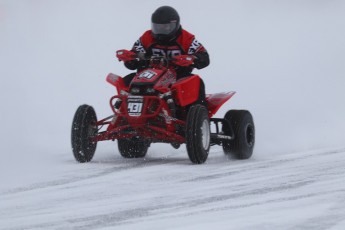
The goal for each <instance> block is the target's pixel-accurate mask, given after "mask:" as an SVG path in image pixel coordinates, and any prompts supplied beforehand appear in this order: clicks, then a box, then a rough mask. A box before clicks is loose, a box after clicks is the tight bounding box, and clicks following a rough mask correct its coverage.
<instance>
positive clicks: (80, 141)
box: [71, 105, 98, 163]
mask: <svg viewBox="0 0 345 230" xmlns="http://www.w3.org/2000/svg"><path fill="white" fill-rule="evenodd" d="M96 123H97V116H96V112H95V110H94V109H93V108H92V107H91V106H89V105H81V106H79V108H78V109H77V111H76V112H75V115H74V118H73V123H72V136H71V139H72V150H73V155H74V158H75V159H76V160H77V161H78V162H80V163H85V162H89V161H91V160H92V158H93V156H94V154H95V151H96V147H97V142H93V141H92V140H91V138H92V137H94V136H95V135H97V133H98V130H97V126H96Z"/></svg>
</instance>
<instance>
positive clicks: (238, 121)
mask: <svg viewBox="0 0 345 230" xmlns="http://www.w3.org/2000/svg"><path fill="white" fill-rule="evenodd" d="M224 119H225V120H227V121H228V122H227V123H228V124H230V125H231V126H232V129H233V131H234V139H233V140H223V143H222V145H223V150H224V153H225V154H230V155H231V156H233V157H235V158H236V159H248V158H250V157H251V156H252V154H253V149H254V144H255V126H254V121H253V117H252V115H251V114H250V112H249V111H247V110H229V111H228V112H227V113H226V114H225V116H224ZM223 133H224V135H230V133H231V132H230V128H229V127H228V126H227V125H223Z"/></svg>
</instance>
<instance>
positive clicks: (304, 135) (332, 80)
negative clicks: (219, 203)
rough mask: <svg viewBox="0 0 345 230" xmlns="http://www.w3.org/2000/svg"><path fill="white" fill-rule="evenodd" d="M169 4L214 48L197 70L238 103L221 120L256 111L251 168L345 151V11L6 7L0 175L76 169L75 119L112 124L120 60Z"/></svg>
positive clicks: (335, 7) (237, 5)
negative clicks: (302, 154) (266, 160)
mask: <svg viewBox="0 0 345 230" xmlns="http://www.w3.org/2000/svg"><path fill="white" fill-rule="evenodd" d="M161 5H171V6H173V7H175V8H176V9H177V10H178V12H179V13H180V17H181V24H182V26H183V28H185V29H186V30H188V31H190V32H192V33H194V34H195V35H196V37H197V39H198V40H199V41H200V42H201V43H202V44H203V45H204V46H205V47H206V48H207V50H208V52H209V54H210V58H211V64H210V66H209V67H207V68H205V69H202V70H196V71H195V72H196V73H198V74H200V75H201V76H202V78H203V79H204V81H205V84H206V91H207V93H216V92H224V91H236V92H237V94H236V95H235V96H234V97H233V98H232V99H231V100H230V101H229V102H227V103H226V104H225V105H224V106H223V107H222V109H221V110H220V111H219V112H218V113H217V114H216V117H222V116H224V113H225V112H226V111H227V110H229V109H248V110H250V111H251V112H252V114H253V116H254V120H255V124H256V138H257V139H256V146H255V150H254V155H253V156H254V157H257V158H260V156H272V155H277V154H284V153H291V152H298V151H303V150H314V149H320V148H328V147H334V146H344V143H345V136H344V129H345V121H344V117H345V105H344V102H345V92H344V88H345V78H344V77H345V43H344V41H345V30H344V28H345V14H344V12H345V2H344V1H341V0H338V1H337V0H327V1H326V0H324V1H321V0H304V1H297V0H293V1H273V0H260V1H254V0H247V1H225V0H224V1H196V0H195V1H194V0H193V1H180V0H174V1H134V0H129V1H121V0H112V1H110V0H109V1H107V0H99V1H91V0H86V1H81V0H76V1H69V0H63V1H53V0H47V1H43V0H28V1H24V0H16V1H10V0H1V1H0V65H1V67H0V76H1V84H0V85H1V86H0V87H1V91H0V94H1V107H0V108H1V118H2V119H1V120H2V121H3V124H2V125H1V127H2V128H1V131H0V132H1V137H0V138H1V145H2V146H1V147H2V150H1V156H2V160H1V170H5V172H6V173H8V172H9V171H10V170H7V169H10V168H11V167H16V166H18V165H20V166H21V165H23V163H24V164H25V162H31V163H32V162H36V164H35V163H34V164H31V167H32V168H35V167H38V165H42V164H47V162H50V163H51V164H52V165H53V164H54V161H55V160H56V159H59V157H61V156H66V155H69V156H70V160H71V161H72V160H73V157H72V153H71V147H70V129H71V122H72V118H73V115H74V112H75V110H76V109H77V107H78V106H79V105H80V104H83V103H87V104H90V105H92V106H94V107H95V109H96V112H97V115H98V118H103V117H106V116H108V115H110V113H111V110H110V108H109V106H108V100H109V98H110V97H111V96H112V95H113V94H114V93H115V90H114V88H113V87H112V86H111V85H109V84H108V83H107V82H106V81H105V77H106V75H107V74H108V73H109V72H113V73H116V74H119V75H125V74H127V73H129V72H130V71H129V70H127V69H126V68H125V67H124V66H123V64H122V63H119V62H118V60H116V58H115V51H116V50H118V49H124V48H125V49H130V48H131V47H132V45H133V43H134V42H135V41H136V40H137V39H138V38H139V36H140V35H141V34H142V33H143V32H144V31H145V30H147V29H149V27H150V17H151V14H152V12H153V11H154V10H155V9H156V8H157V7H159V6H161ZM110 145H113V143H100V145H99V146H100V147H99V149H100V152H101V153H102V154H109V155H111V154H112V153H111V154H110V153H109V152H107V151H106V150H104V151H103V152H102V146H110ZM104 148H107V147H104ZM109 148H113V147H109ZM156 148H158V149H159V150H161V151H174V150H172V149H171V148H167V149H166V148H165V145H158V147H156ZM183 151H184V150H183ZM97 154H98V153H96V156H97ZM50 163H49V164H48V165H50ZM15 169H16V168H15ZM17 170H19V171H20V170H21V168H20V167H18V169H16V170H15V171H17ZM17 172H18V171H17ZM14 175H15V173H14Z"/></svg>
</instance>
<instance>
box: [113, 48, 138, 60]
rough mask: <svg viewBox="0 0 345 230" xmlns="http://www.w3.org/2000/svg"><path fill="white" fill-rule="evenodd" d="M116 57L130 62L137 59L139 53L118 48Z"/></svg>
mask: <svg viewBox="0 0 345 230" xmlns="http://www.w3.org/2000/svg"><path fill="white" fill-rule="evenodd" d="M116 57H117V58H118V59H119V61H124V62H128V61H133V60H134V59H136V57H137V54H136V53H134V52H133V51H129V50H118V51H116Z"/></svg>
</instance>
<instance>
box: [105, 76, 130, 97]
mask: <svg viewBox="0 0 345 230" xmlns="http://www.w3.org/2000/svg"><path fill="white" fill-rule="evenodd" d="M107 82H109V83H110V84H112V85H113V86H115V87H116V90H117V93H118V94H120V92H121V90H124V91H128V87H127V86H126V84H125V82H124V80H123V78H122V77H120V76H119V75H116V74H113V73H109V74H108V76H107Z"/></svg>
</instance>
